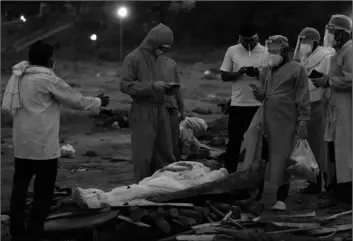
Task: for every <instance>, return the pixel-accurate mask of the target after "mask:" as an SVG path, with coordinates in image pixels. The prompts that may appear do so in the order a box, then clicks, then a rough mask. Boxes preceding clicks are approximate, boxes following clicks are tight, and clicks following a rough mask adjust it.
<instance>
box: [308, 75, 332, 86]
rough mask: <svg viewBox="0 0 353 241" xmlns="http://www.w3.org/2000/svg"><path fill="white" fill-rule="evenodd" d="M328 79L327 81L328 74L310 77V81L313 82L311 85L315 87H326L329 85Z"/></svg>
mask: <svg viewBox="0 0 353 241" xmlns="http://www.w3.org/2000/svg"><path fill="white" fill-rule="evenodd" d="M328 81H329V77H328V76H323V77H321V78H316V79H311V82H313V85H314V86H315V87H316V88H319V87H328V86H329V83H328Z"/></svg>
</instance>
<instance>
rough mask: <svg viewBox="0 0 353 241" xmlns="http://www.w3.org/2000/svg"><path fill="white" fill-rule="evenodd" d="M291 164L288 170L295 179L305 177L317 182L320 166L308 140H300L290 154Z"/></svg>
mask: <svg viewBox="0 0 353 241" xmlns="http://www.w3.org/2000/svg"><path fill="white" fill-rule="evenodd" d="M290 161H291V164H290V165H289V167H288V168H287V171H288V173H289V175H291V177H293V178H295V179H305V180H308V181H311V182H314V183H316V180H317V175H318V174H319V166H318V164H317V162H316V160H315V157H314V155H313V153H312V151H311V149H310V146H309V143H308V141H307V140H299V141H298V142H297V144H296V145H295V147H294V149H293V152H292V154H291V156H290Z"/></svg>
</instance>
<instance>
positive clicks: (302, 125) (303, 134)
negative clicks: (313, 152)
mask: <svg viewBox="0 0 353 241" xmlns="http://www.w3.org/2000/svg"><path fill="white" fill-rule="evenodd" d="M297 135H298V137H299V139H302V140H304V139H306V138H307V137H308V130H307V128H306V121H300V122H299V125H298V130H297Z"/></svg>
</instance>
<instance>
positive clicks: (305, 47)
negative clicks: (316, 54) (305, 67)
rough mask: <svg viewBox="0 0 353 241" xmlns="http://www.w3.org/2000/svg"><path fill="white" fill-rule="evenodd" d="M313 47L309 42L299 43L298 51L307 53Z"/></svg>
mask: <svg viewBox="0 0 353 241" xmlns="http://www.w3.org/2000/svg"><path fill="white" fill-rule="evenodd" d="M312 50H313V48H312V47H311V45H310V44H301V45H300V53H301V54H303V55H308V54H310V53H311V52H312Z"/></svg>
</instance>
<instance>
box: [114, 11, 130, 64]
mask: <svg viewBox="0 0 353 241" xmlns="http://www.w3.org/2000/svg"><path fill="white" fill-rule="evenodd" d="M117 14H118V17H119V20H120V60H121V61H122V60H123V19H124V18H126V17H127V15H128V14H129V11H128V9H127V8H126V7H119V8H118V10H117Z"/></svg>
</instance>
